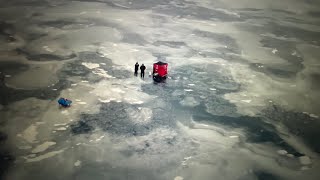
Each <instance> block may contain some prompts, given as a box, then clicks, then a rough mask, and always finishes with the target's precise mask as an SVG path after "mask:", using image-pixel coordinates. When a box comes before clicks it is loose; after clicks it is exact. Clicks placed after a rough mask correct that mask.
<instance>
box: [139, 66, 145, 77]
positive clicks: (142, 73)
mask: <svg viewBox="0 0 320 180" xmlns="http://www.w3.org/2000/svg"><path fill="white" fill-rule="evenodd" d="M140 70H141V78H144V71H145V70H146V67H145V66H144V64H142V65H141V67H140Z"/></svg>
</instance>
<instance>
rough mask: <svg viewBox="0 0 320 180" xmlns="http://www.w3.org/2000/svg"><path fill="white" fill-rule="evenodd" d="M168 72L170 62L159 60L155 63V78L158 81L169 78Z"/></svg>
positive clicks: (153, 74)
mask: <svg viewBox="0 0 320 180" xmlns="http://www.w3.org/2000/svg"><path fill="white" fill-rule="evenodd" d="M167 74H168V63H164V62H161V61H159V62H157V63H154V64H153V73H152V76H153V80H154V81H156V82H161V81H163V80H165V79H167Z"/></svg>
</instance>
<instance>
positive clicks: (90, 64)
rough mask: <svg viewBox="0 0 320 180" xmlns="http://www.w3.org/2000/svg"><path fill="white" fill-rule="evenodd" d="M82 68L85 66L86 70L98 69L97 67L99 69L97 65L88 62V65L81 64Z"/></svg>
mask: <svg viewBox="0 0 320 180" xmlns="http://www.w3.org/2000/svg"><path fill="white" fill-rule="evenodd" d="M81 64H82V65H83V66H85V67H86V68H88V69H94V68H98V67H100V65H99V64H98V63H90V62H88V63H85V62H83V63H81Z"/></svg>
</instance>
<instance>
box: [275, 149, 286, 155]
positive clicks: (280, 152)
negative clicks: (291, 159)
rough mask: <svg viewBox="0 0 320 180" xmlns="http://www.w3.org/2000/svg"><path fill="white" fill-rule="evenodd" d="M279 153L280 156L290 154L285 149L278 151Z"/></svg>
mask: <svg viewBox="0 0 320 180" xmlns="http://www.w3.org/2000/svg"><path fill="white" fill-rule="evenodd" d="M277 153H278V154H280V155H286V154H288V152H287V151H286V150H283V149H281V150H278V151H277Z"/></svg>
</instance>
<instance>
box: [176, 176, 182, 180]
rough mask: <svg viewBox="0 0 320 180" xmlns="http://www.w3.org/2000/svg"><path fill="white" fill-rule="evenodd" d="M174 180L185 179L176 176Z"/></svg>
mask: <svg viewBox="0 0 320 180" xmlns="http://www.w3.org/2000/svg"><path fill="white" fill-rule="evenodd" d="M174 180H183V177H181V176H176V177H175V178H174Z"/></svg>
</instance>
